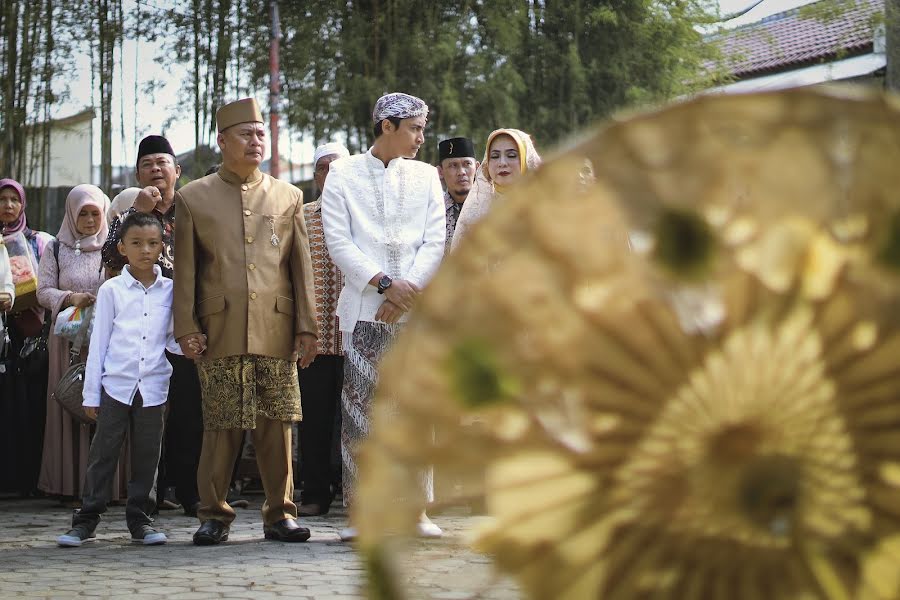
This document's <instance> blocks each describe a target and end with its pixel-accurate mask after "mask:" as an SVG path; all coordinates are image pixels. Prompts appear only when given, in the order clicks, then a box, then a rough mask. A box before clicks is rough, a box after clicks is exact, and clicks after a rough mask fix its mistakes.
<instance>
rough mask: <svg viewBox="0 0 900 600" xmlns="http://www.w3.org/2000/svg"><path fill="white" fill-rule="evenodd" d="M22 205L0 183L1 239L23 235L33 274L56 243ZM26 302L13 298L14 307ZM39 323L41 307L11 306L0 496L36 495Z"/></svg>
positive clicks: (43, 366)
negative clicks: (36, 228) (36, 227)
mask: <svg viewBox="0 0 900 600" xmlns="http://www.w3.org/2000/svg"><path fill="white" fill-rule="evenodd" d="M25 205H26V200H25V189H24V188H23V187H22V185H21V184H20V183H19V182H18V181H15V180H12V179H0V228H2V234H3V236H4V237H6V236H9V235H12V234H15V233H19V232H21V233H22V234H23V235H24V236H25V239H26V240H28V244H29V246H31V252H32V254H33V255H34V259H35V264H34V265H33V267H34V272H35V273H37V271H38V263H39V262H40V257H41V255H42V254H43V253H44V250H45V249H51V245H52V244H51V242H52V241H53V239H54V238H53V236H52V235H49V234H47V233H44V232H43V231H34V230H32V229H30V228H29V227H28V223H27V221H26V218H25ZM51 251H52V250H51ZM24 300H25V298H20V297H17V298H16V303H20V302H21V301H24ZM20 305H21V304H20ZM43 322H44V310H43V309H42V308H41V307H39V306H36V307H34V308H27V309H25V310H17V309H16V304H13V308H12V311H11V312H10V313H9V314H8V315H7V326H8V331H9V337H10V344H9V349H8V352H7V354H6V359H5V360H4V361H3V364H2V366H0V371H3V372H2V373H0V474H2V475H0V492H16V493H19V494H21V495H30V494H32V493H34V492H36V490H37V480H38V474H39V472H40V468H41V450H42V448H43V442H44V419H45V411H46V396H47V351H46V345H42V344H35V343H34V342H35V341H36V339H37V338H38V337H40V336H41V335H42V331H41V329H42V326H43ZM33 348H36V349H33ZM30 349H33V350H31V351H30V352H29V350H30Z"/></svg>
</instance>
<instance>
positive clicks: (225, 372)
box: [197, 354, 302, 431]
mask: <svg viewBox="0 0 900 600" xmlns="http://www.w3.org/2000/svg"><path fill="white" fill-rule="evenodd" d="M197 373H198V375H199V376H200V389H201V391H202V394H203V428H204V429H205V430H206V431H219V430H223V429H255V428H256V416H257V413H261V414H262V415H263V416H265V417H266V418H269V419H273V420H275V421H291V422H292V421H300V420H301V419H302V412H301V409H300V385H299V383H298V381H297V365H296V364H295V363H294V362H293V361H290V360H284V359H281V358H274V357H271V356H258V355H254V354H244V355H241V356H226V357H225V358H217V359H215V360H208V361H205V360H204V361H197Z"/></svg>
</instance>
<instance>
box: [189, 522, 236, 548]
mask: <svg viewBox="0 0 900 600" xmlns="http://www.w3.org/2000/svg"><path fill="white" fill-rule="evenodd" d="M227 541H228V525H226V524H225V523H223V522H222V521H216V520H214V519H210V520H209V521H206V522H204V523H203V525H201V526H200V529H198V530H197V532H196V533H195V534H194V545H196V546H214V545H216V544H218V543H219V542H227Z"/></svg>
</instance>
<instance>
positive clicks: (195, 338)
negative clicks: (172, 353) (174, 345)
mask: <svg viewBox="0 0 900 600" xmlns="http://www.w3.org/2000/svg"><path fill="white" fill-rule="evenodd" d="M178 345H179V346H181V351H182V352H184V355H185V356H186V357H187V358H190V359H191V360H197V359H198V358H200V355H201V354H203V353H204V352H206V335H204V334H202V333H190V334H188V335H186V336H184V337H182V338H180V339H179V340H178Z"/></svg>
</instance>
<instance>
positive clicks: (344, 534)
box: [338, 527, 359, 542]
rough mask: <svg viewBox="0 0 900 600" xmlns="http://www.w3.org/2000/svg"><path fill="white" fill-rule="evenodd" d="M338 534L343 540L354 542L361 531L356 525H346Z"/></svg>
mask: <svg viewBox="0 0 900 600" xmlns="http://www.w3.org/2000/svg"><path fill="white" fill-rule="evenodd" d="M338 535H339V536H340V537H341V541H342V542H352V541H353V540H355V539H356V538H357V536H359V532H358V531H356V527H344V528H343V529H341V532H340V533H339V534H338Z"/></svg>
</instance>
